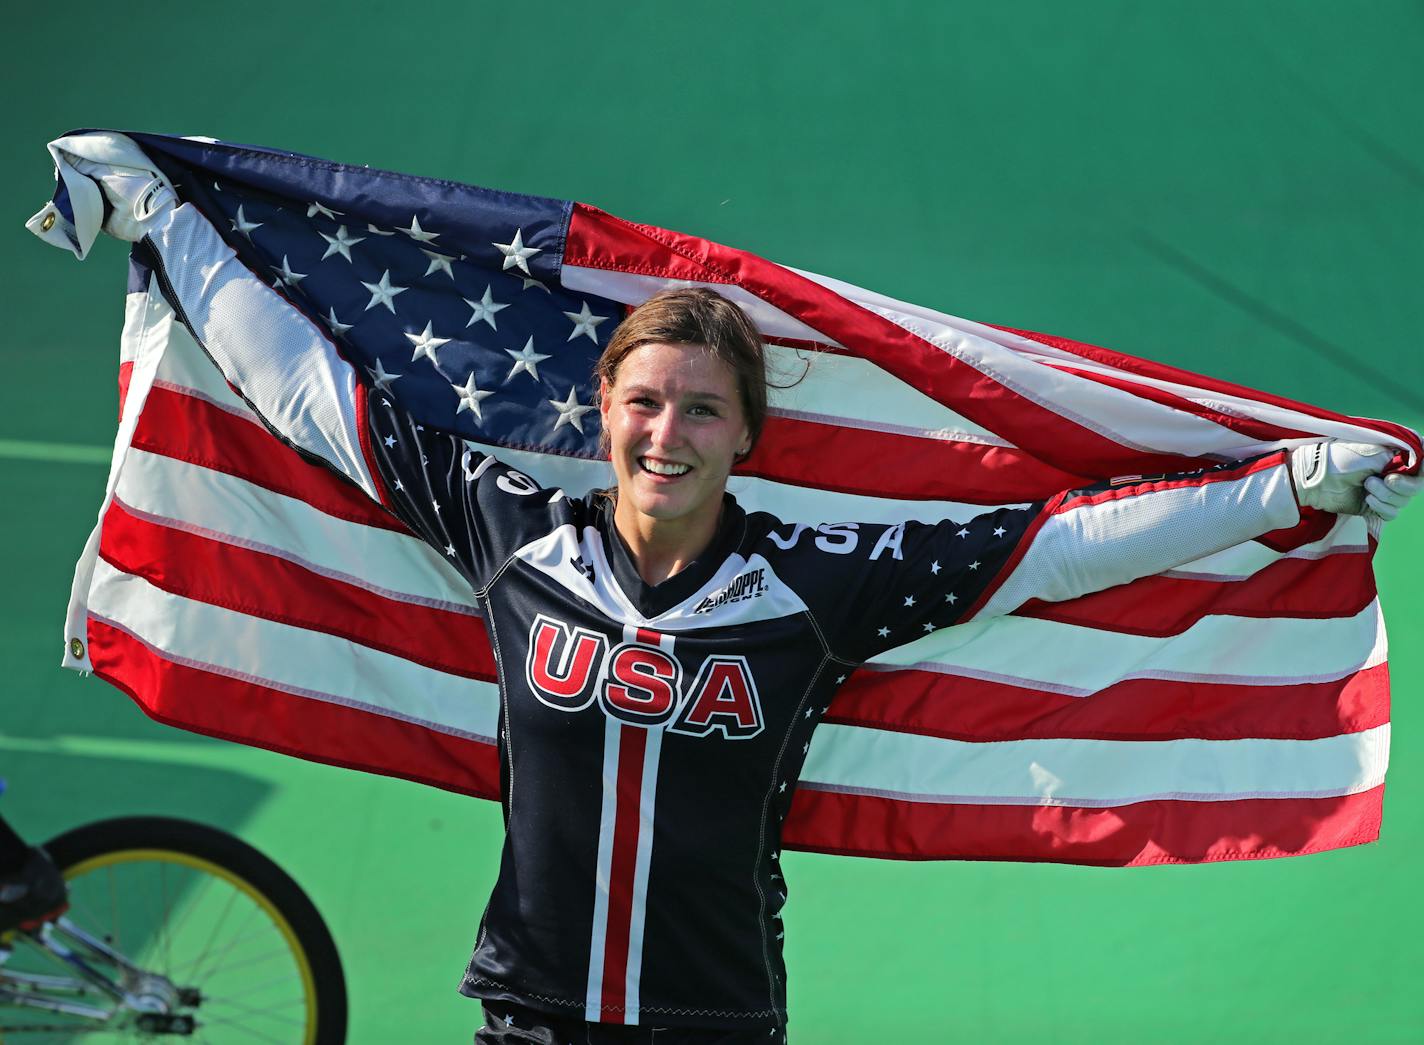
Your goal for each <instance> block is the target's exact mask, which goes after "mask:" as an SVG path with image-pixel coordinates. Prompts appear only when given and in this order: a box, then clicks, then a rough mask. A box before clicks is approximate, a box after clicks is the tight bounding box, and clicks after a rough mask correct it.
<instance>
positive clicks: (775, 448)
mask: <svg viewBox="0 0 1424 1045" xmlns="http://www.w3.org/2000/svg"><path fill="white" fill-rule="evenodd" d="M888 464H893V467H887V465H888ZM736 474H737V475H750V476H756V477H757V478H759V479H771V480H774V481H776V482H784V483H794V484H796V485H798V486H814V487H816V488H817V489H821V490H833V491H835V492H837V493H851V494H862V495H865V496H870V497H897V498H902V499H905V500H948V501H964V502H966V503H969V504H995V505H998V504H1005V503H1011V502H1018V501H1039V500H1047V499H1048V498H1049V497H1051V496H1053V495H1054V494H1056V493H1060V492H1061V491H1063V490H1067V489H1072V488H1074V487H1079V486H1087V485H1089V484H1090V483H1092V482H1094V480H1093V479H1091V478H1086V477H1084V476H1079V475H1072V474H1070V473H1068V472H1064V471H1060V470H1059V469H1057V468H1054V467H1052V466H1051V465H1047V464H1044V463H1043V462H1042V461H1040V460H1038V459H1037V458H1035V457H1033V456H1031V455H1029V454H1026V453H1024V452H1023V451H1022V450H1017V449H1014V448H1012V447H1005V446H993V445H986V444H984V443H972V442H962V441H955V440H948V439H933V438H927V437H923V436H913V435H904V434H900V433H895V432H880V431H876V430H874V429H867V428H854V427H850V426H841V425H836V424H831V423H827V422H821V421H808V420H804V419H802V418H792V417H776V416H772V417H768V418H767V420H766V427H765V428H763V429H762V433H761V437H760V439H758V440H757V445H756V449H754V450H753V451H752V454H751V456H750V457H748V458H747V459H746V460H745V461H744V462H742V464H740V465H739V466H738V467H737V469H736Z"/></svg>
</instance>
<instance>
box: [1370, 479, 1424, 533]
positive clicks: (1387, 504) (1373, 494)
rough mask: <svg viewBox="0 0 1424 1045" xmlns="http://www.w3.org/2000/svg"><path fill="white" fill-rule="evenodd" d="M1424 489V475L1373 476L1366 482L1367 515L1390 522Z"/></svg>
mask: <svg viewBox="0 0 1424 1045" xmlns="http://www.w3.org/2000/svg"><path fill="white" fill-rule="evenodd" d="M1421 487H1424V475H1403V474H1401V473H1399V472H1391V473H1390V474H1389V475H1372V476H1370V477H1369V478H1368V479H1366V480H1365V515H1366V516H1371V515H1373V516H1375V517H1377V518H1378V519H1379V520H1380V522H1389V521H1390V520H1391V519H1393V518H1394V517H1395V516H1396V515H1398V514H1399V510H1400V509H1401V508H1403V507H1404V506H1405V505H1406V504H1408V503H1409V498H1411V497H1413V496H1414V495H1415V494H1417V493H1418V492H1419V490H1420V488H1421Z"/></svg>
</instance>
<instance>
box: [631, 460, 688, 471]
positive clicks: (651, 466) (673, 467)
mask: <svg viewBox="0 0 1424 1045" xmlns="http://www.w3.org/2000/svg"><path fill="white" fill-rule="evenodd" d="M638 463H639V464H641V465H642V466H643V467H644V468H646V469H647V470H648V471H650V472H652V473H653V474H654V475H682V474H683V473H684V472H689V471H691V470H692V466H691V465H687V464H663V463H662V462H661V461H652V460H649V459H648V458H646V457H640V458H638Z"/></svg>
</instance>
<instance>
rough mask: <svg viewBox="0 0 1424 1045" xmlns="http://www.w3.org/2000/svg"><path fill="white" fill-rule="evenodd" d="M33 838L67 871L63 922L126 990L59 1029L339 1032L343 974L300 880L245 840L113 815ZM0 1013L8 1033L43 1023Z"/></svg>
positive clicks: (310, 1035)
mask: <svg viewBox="0 0 1424 1045" xmlns="http://www.w3.org/2000/svg"><path fill="white" fill-rule="evenodd" d="M45 848H46V849H47V850H48V851H49V853H50V856H51V857H53V859H54V861H55V863H56V865H57V866H58V867H59V868H60V870H61V871H63V873H64V876H65V878H66V879H67V880H68V882H69V890H70V910H69V912H68V914H67V915H66V918H67V920H68V922H69V923H71V924H72V925H73V926H74V927H75V929H76V930H78V931H80V932H82V933H87V934H88V935H89V936H91V937H96V938H98V939H99V940H101V941H103V944H104V945H106V946H107V947H108V948H112V950H113V951H114V952H117V954H118V955H121V956H122V959H121V960H119V959H116V960H115V961H113V962H111V963H109V968H110V970H111V971H112V973H113V978H114V979H115V980H116V981H118V982H121V983H122V985H123V989H124V991H126V992H127V996H126V997H113V998H106V999H104V1002H105V1006H106V1007H107V1008H109V1009H110V1011H111V1012H112V1016H111V1017H110V1018H108V1019H106V1020H103V1021H95V1020H93V1019H89V1020H87V1021H86V1020H83V1019H77V1018H75V1022H74V1023H73V1025H72V1029H69V1030H66V1031H63V1032H60V1040H64V1036H65V1035H66V1034H71V1035H82V1037H80V1038H78V1040H82V1041H89V1040H93V1038H94V1037H95V1036H97V1037H98V1039H99V1040H104V1039H105V1038H110V1040H144V1041H153V1040H155V1039H156V1037H162V1038H167V1037H169V1036H182V1037H189V1038H190V1039H191V1040H193V1041H206V1042H211V1043H213V1045H218V1043H222V1042H277V1043H281V1045H292V1043H298V1042H300V1043H302V1045H337V1043H340V1042H343V1041H344V1040H345V1038H346V981H345V977H344V976H343V974H342V971H341V959H340V957H339V956H338V954H337V951H336V945H335V943H334V942H333V941H332V939H331V934H330V933H329V932H328V931H327V929H326V924H325V923H324V922H323V921H322V918H321V916H320V914H318V913H317V910H316V908H315V907H314V906H313V905H312V902H311V900H310V899H308V898H307V895H306V894H305V893H304V892H302V890H301V887H300V886H298V885H297V883H296V882H294V881H293V880H292V878H291V877H290V876H289V875H288V874H287V873H286V872H285V871H283V870H282V869H281V868H280V867H278V866H277V865H276V864H275V863H273V862H272V861H271V860H270V859H268V858H267V857H266V856H264V855H262V853H260V852H258V851H257V850H256V849H254V848H253V847H252V846H250V845H248V844H247V843H245V842H243V841H241V840H239V839H237V838H234V837H233V836H232V835H230V834H227V833H226V832H223V831H219V830H216V829H214V828H211V827H207V826H204V825H203V824H198V823H193V822H191V821H187V820H177V819H170V818H164V817H122V818H118V819H114V820H103V821H99V822H96V823H92V824H86V825H84V826H81V827H77V828H75V829H74V830H72V831H67V832H65V833H64V834H62V835H59V836H58V837H56V838H54V839H53V840H52V841H50V842H48V843H47V844H46V846H45ZM63 935H64V923H61V925H60V926H59V927H57V929H56V930H55V937H56V938H60V937H62V936H63ZM17 955H18V952H17ZM42 956H43V957H45V958H51V957H52V956H51V954H49V953H48V952H45V953H44V954H43V955H42ZM88 957H89V960H90V965H91V967H93V966H94V965H95V964H96V959H95V956H94V952H93V951H91V952H89V955H88ZM125 962H127V963H131V967H130V968H128V969H124V963H125ZM97 964H98V965H99V966H101V968H100V970H99V971H101V972H103V971H104V969H103V968H102V966H103V965H104V963H103V962H102V961H101V960H100V961H98V962H97ZM11 965H13V962H12V963H11ZM10 967H11V966H10V965H7V966H6V968H7V969H9V968H10ZM135 998H137V999H139V1001H138V1002H135V1001H134V999H135ZM145 1007H147V1008H148V1010H149V1011H147V1012H145V1011H143V1010H144V1008H145ZM156 1010H161V1014H160V1015H158V1016H155V1015H154V1014H153V1013H154V1011H156ZM16 1011H18V1010H16ZM31 1011H32V1010H31ZM9 1015H10V1014H8V1013H7V1019H6V1020H4V1021H0V1026H3V1027H9V1028H12V1029H10V1030H8V1031H7V1034H8V1035H10V1036H14V1034H15V1029H14V1028H23V1027H25V1026H26V1025H28V1026H31V1027H34V1028H35V1029H38V1025H40V1024H43V1023H45V1022H46V1020H49V1022H50V1026H51V1028H53V1020H52V1019H51V1018H50V1014H48V1013H44V1014H41V1017H42V1018H40V1019H32V1020H28V1021H21V1020H11V1019H9V1018H8V1016H9ZM71 1018H73V1017H71ZM23 1040H26V1041H30V1040H33V1039H31V1038H29V1037H26V1038H24V1039H23Z"/></svg>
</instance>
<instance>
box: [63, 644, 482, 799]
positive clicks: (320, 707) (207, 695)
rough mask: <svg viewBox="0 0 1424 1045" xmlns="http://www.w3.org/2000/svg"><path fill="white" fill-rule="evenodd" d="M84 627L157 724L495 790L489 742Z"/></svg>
mask: <svg viewBox="0 0 1424 1045" xmlns="http://www.w3.org/2000/svg"><path fill="white" fill-rule="evenodd" d="M88 631H89V656H90V659H91V660H92V661H93V664H94V673H95V674H96V675H98V676H99V677H100V678H102V679H104V680H105V681H107V682H111V683H113V684H114V685H115V686H117V687H118V688H119V689H121V690H123V691H124V692H125V693H127V694H128V695H129V696H130V697H131V698H132V699H133V701H134V703H136V704H137V705H138V706H139V707H140V708H141V709H142V710H143V712H144V713H145V714H146V715H148V716H149V717H150V718H152V719H154V720H156V721H158V722H162V723H163V724H165V725H169V726H177V727H178V728H180V729H187V730H191V731H193V732H195V733H202V734H204V735H206V736H210V737H217V738H219V739H221V740H232V741H236V742H238V743H241V744H252V745H254V746H256V747H262V748H266V749H268V750H269V751H277V752H280V753H281V754H284V755H295V756H297V757H298V758H305V759H310V760H313V761H316V762H325V763H327V764H328V765H333V766H341V767H343V768H346V769H361V770H365V771H367V772H372V773H384V774H386V775H389V776H398V777H403V778H404V779H406V780H413V781H415V782H416V783H420V784H430V785H432V786H434V787H439V788H444V789H445V790H447V791H456V792H459V793H461V794H468V795H475V796H477V797H479V798H498V797H499V756H498V754H497V752H496V750H495V745H494V744H493V743H485V742H482V741H478V740H472V739H469V738H467V737H456V736H451V735H450V734H448V733H441V732H437V731H436V730H433V729H430V728H429V727H427V726H420V725H415V724H414V723H410V722H404V721H402V720H400V719H397V718H391V717H389V716H386V715H381V714H377V713H375V712H371V711H366V710H364V709H361V708H352V707H347V706H345V705H341V704H333V703H327V702H326V701H322V700H316V699H312V698H309V697H301V696H296V695H294V694H291V693H286V692H283V691H282V690H278V689H271V688H268V687H265V686H261V685H258V684H256V683H252V682H247V681H244V680H240V679H234V678H229V677H228V676H226V675H221V674H217V673H215V672H210V671H204V670H203V669H201V668H194V667H188V666H186V665H183V664H175V663H174V662H172V661H170V660H166V659H164V658H163V657H161V656H159V655H158V654H157V653H156V652H154V651H153V650H151V649H150V648H149V647H148V646H146V645H144V644H143V643H142V642H140V641H138V640H137V639H136V638H134V637H133V636H132V635H129V634H128V633H126V632H124V631H122V630H120V629H118V628H115V627H113V626H111V625H108V624H105V623H104V622H102V621H98V620H95V619H93V618H90V620H89V629H88Z"/></svg>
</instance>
